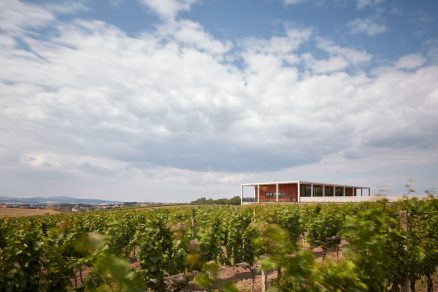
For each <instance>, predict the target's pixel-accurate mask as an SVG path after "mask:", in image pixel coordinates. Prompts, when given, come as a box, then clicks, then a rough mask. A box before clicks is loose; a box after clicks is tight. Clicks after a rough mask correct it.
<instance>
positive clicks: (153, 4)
mask: <svg viewBox="0 0 438 292" xmlns="http://www.w3.org/2000/svg"><path fill="white" fill-rule="evenodd" d="M140 1H141V2H142V3H144V4H145V5H147V6H148V7H149V8H150V9H152V10H153V11H155V12H156V13H157V14H158V15H159V16H160V17H162V18H163V19H165V20H173V19H174V18H175V17H176V15H177V14H178V13H179V12H181V11H189V10H190V8H191V6H192V5H193V4H195V3H196V2H198V0H140Z"/></svg>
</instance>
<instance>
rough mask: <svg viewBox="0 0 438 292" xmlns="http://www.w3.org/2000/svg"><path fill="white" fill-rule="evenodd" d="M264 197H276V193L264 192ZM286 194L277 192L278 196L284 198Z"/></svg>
mask: <svg viewBox="0 0 438 292" xmlns="http://www.w3.org/2000/svg"><path fill="white" fill-rule="evenodd" d="M265 196H266V198H276V197H277V195H276V193H271V192H270V193H266V195H265ZM285 196H286V194H285V193H278V198H284V197H285Z"/></svg>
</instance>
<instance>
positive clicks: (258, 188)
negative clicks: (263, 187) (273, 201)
mask: <svg viewBox="0 0 438 292" xmlns="http://www.w3.org/2000/svg"><path fill="white" fill-rule="evenodd" d="M257 203H260V185H257Z"/></svg>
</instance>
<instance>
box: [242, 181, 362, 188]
mask: <svg viewBox="0 0 438 292" xmlns="http://www.w3.org/2000/svg"><path fill="white" fill-rule="evenodd" d="M298 183H299V184H314V185H325V186H334V187H349V188H358V189H369V188H370V187H365V186H353V185H343V184H333V183H322V182H313V181H304V180H291V181H274V182H261V183H246V184H241V186H257V185H276V184H279V185H280V184H298Z"/></svg>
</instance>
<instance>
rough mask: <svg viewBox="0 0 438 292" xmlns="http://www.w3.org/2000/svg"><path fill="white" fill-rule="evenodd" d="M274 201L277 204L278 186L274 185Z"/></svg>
mask: <svg viewBox="0 0 438 292" xmlns="http://www.w3.org/2000/svg"><path fill="white" fill-rule="evenodd" d="M275 201H276V202H277V203H278V184H275Z"/></svg>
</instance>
